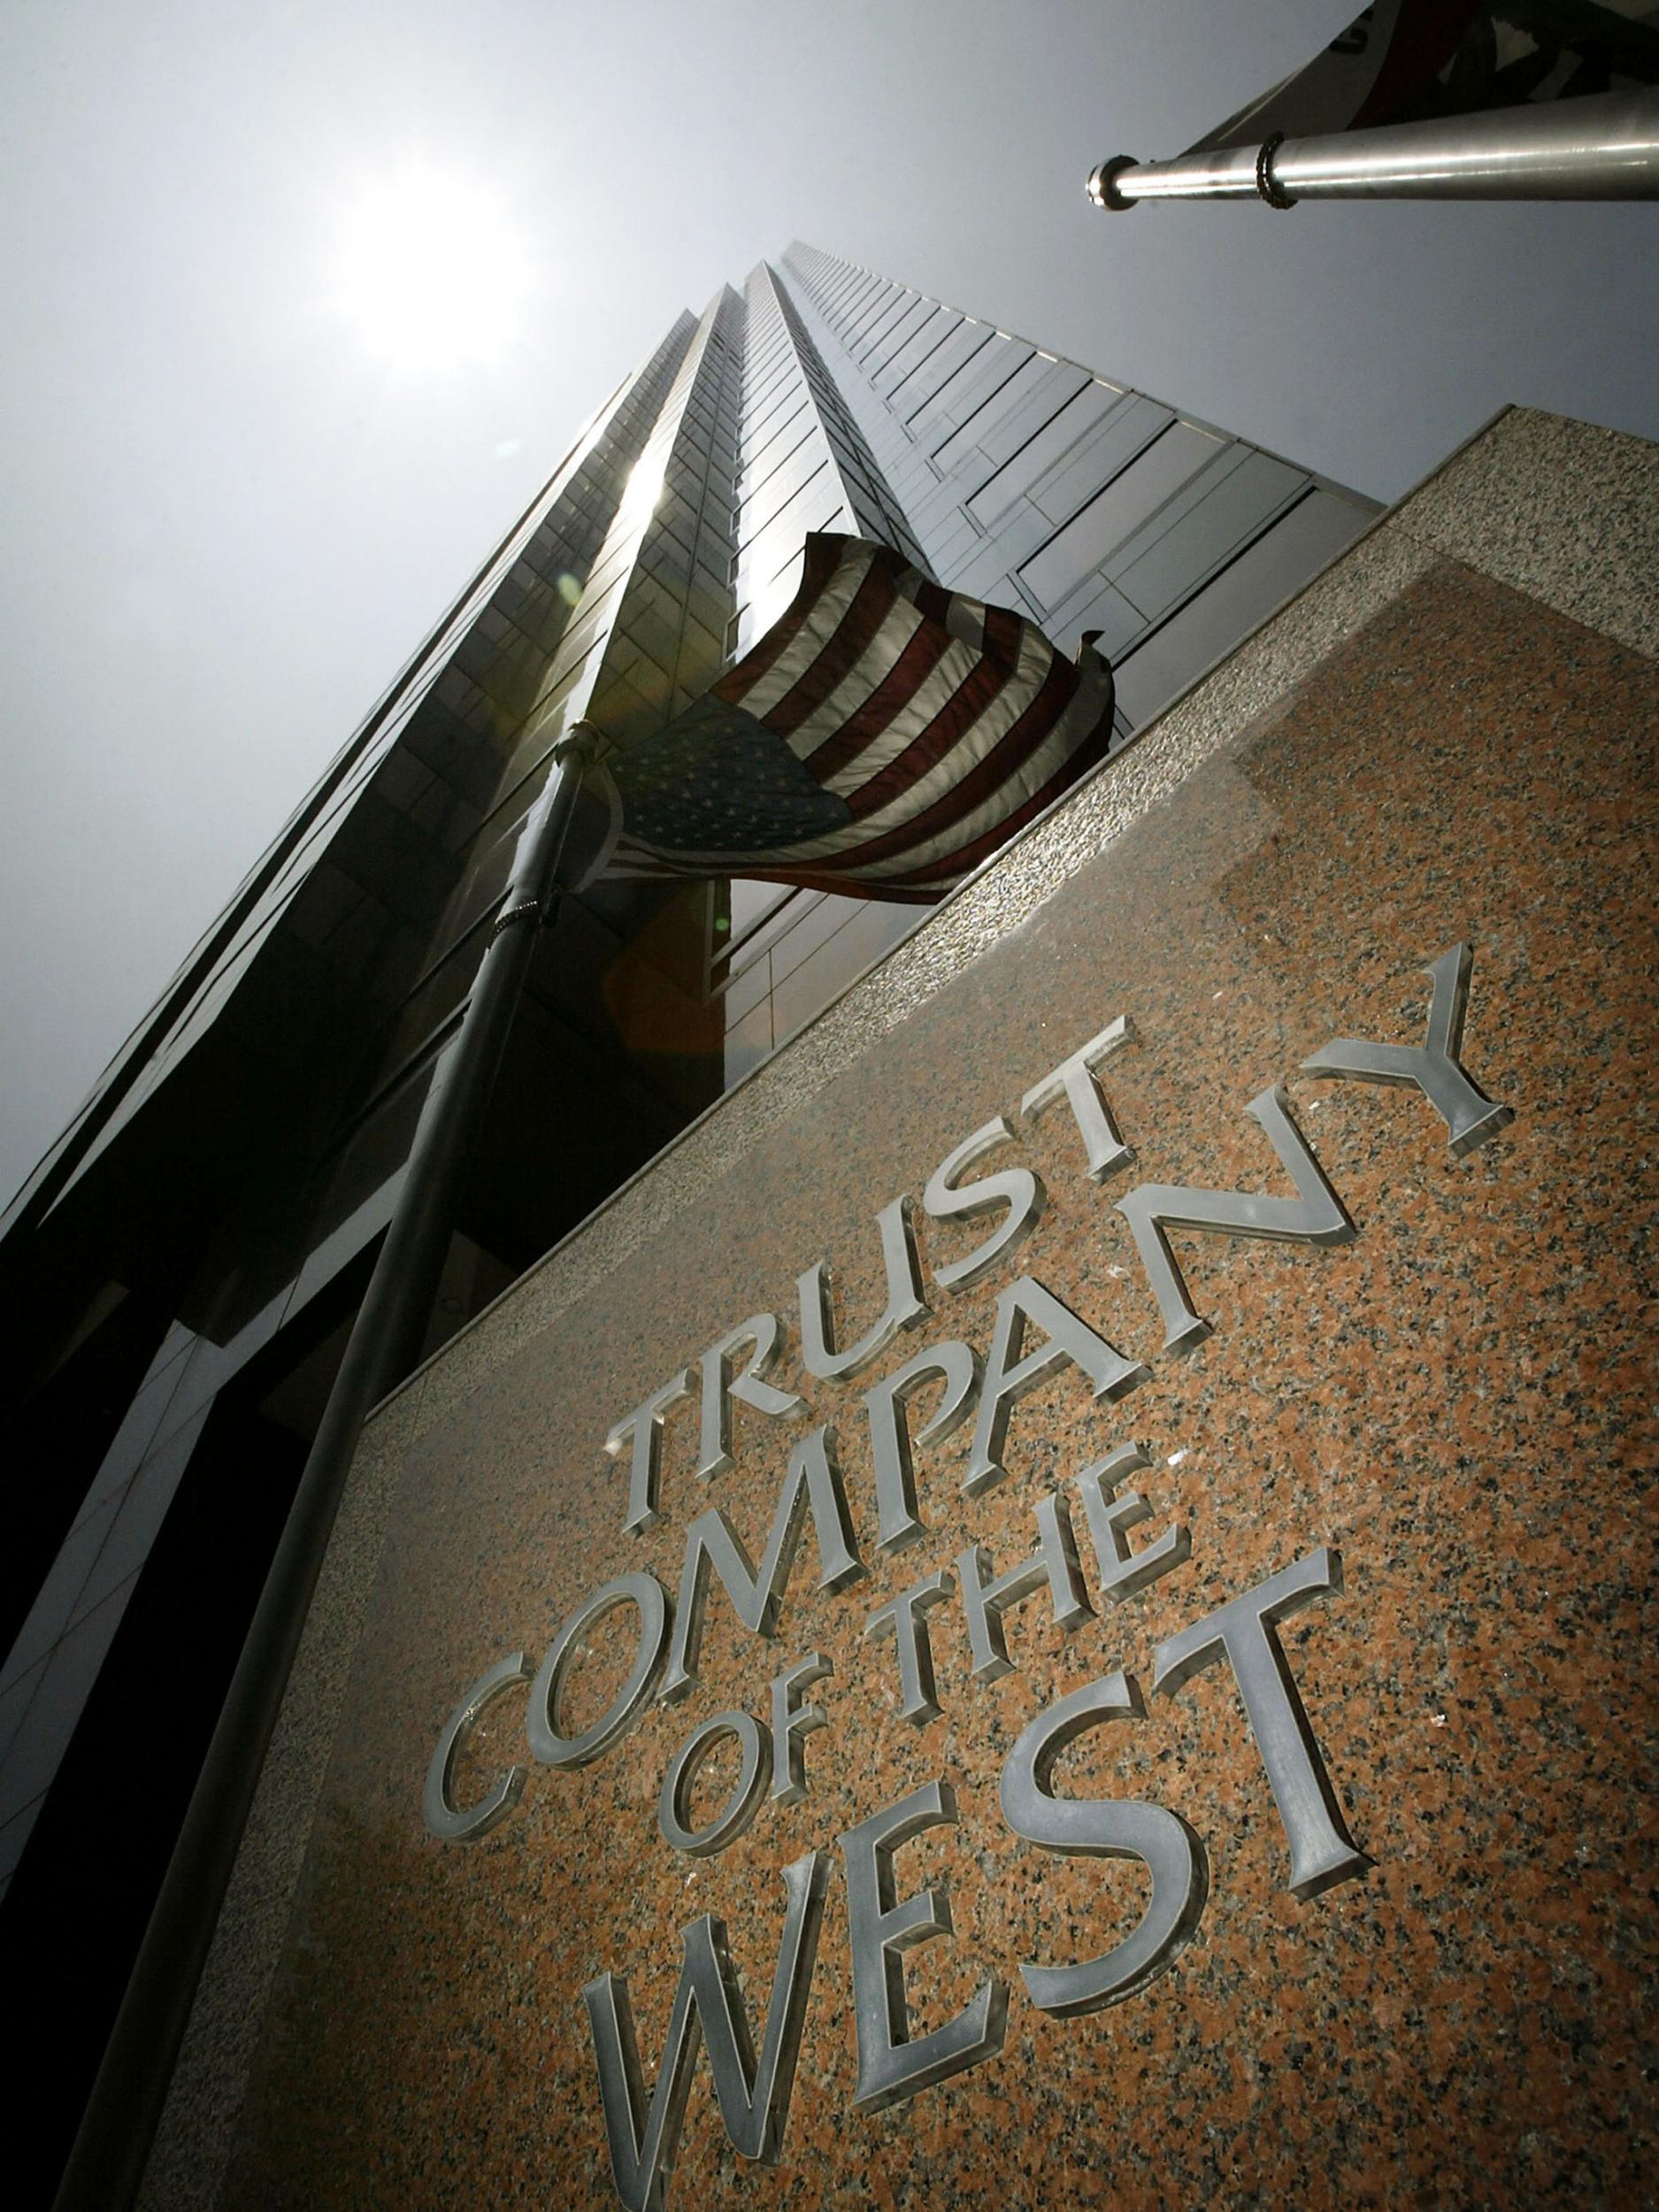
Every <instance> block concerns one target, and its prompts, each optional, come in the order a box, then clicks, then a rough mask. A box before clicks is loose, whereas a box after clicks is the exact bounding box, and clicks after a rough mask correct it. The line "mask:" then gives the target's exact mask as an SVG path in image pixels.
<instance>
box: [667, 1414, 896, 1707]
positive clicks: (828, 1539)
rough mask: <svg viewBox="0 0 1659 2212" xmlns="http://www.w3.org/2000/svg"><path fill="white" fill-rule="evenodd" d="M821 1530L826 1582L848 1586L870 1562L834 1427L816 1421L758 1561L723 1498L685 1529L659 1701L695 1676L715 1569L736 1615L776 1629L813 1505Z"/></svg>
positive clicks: (799, 1449) (769, 1631)
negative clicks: (856, 1527)
mask: <svg viewBox="0 0 1659 2212" xmlns="http://www.w3.org/2000/svg"><path fill="white" fill-rule="evenodd" d="M809 1511H810V1513H811V1516H812V1525H813V1527H814V1529H815V1530H816V1531H817V1533H818V1588H819V1589H820V1590H844V1589H845V1588H846V1586H847V1585H848V1584H849V1582H856V1581H857V1580H858V1578H859V1577H860V1576H861V1575H863V1574H864V1572H865V1571H866V1570H865V1567H864V1562H863V1561H862V1560H861V1559H860V1558H859V1556H858V1552H857V1548H856V1544H855V1542H854V1539H853V1530H852V1522H851V1520H850V1518H849V1516H848V1511H847V1500H846V1496H845V1494H844V1493H843V1491H842V1488H841V1470H840V1468H839V1467H838V1466H837V1465H836V1463H835V1436H834V1432H833V1430H832V1429H829V1428H817V1429H814V1430H813V1432H812V1433H811V1434H810V1436H806V1437H803V1438H802V1440H801V1441H800V1442H799V1443H798V1444H797V1445H796V1446H795V1450H794V1451H793V1452H792V1453H791V1454H790V1455H789V1471H788V1473H787V1475H786V1476H785V1477H784V1480H783V1493H782V1495H781V1496H780V1498H779V1500H778V1510H777V1512H776V1513H775V1514H774V1515H773V1516H772V1540H771V1541H770V1542H769V1543H768V1545H767V1547H766V1555H765V1557H764V1559H763V1560H762V1561H761V1563H760V1571H759V1572H758V1573H757V1572H756V1571H755V1567H754V1565H753V1563H752V1562H751V1561H750V1559H749V1554H748V1552H747V1551H746V1550H745V1549H744V1547H743V1540H742V1538H741V1536H739V1534H738V1532H737V1531H736V1530H735V1529H734V1528H733V1526H732V1524H731V1522H730V1521H728V1520H727V1519H726V1515H725V1514H724V1513H723V1512H722V1511H721V1510H720V1509H719V1508H718V1506H715V1507H713V1508H711V1509H710V1511H708V1512H707V1513H699V1514H698V1516H697V1517H696V1519H695V1521H694V1522H693V1523H692V1524H691V1526H690V1527H689V1528H688V1529H687V1531H686V1558H685V1564H684V1566H683V1567H682V1568H681V1570H680V1605H679V1609H678V1617H677V1618H676V1620H675V1622H674V1641H673V1648H672V1651H671V1652H670V1654H669V1658H668V1672H667V1675H666V1677H665V1678H664V1682H663V1686H662V1688H661V1689H660V1690H659V1691H658V1692H657V1698H658V1701H659V1702H661V1703H663V1704H667V1703H668V1702H669V1701H671V1700H672V1699H674V1698H680V1697H684V1696H685V1694H687V1691H688V1690H689V1689H691V1688H692V1686H694V1684H695V1681H696V1678H697V1672H696V1669H697V1654H698V1652H699V1651H700V1650H701V1649H702V1647H703V1612H704V1609H705V1608H706V1606H707V1603H708V1595H709V1569H710V1567H712V1568H713V1569H714V1571H715V1573H716V1574H717V1575H718V1577H719V1578H720V1580H721V1581H722V1582H723V1583H724V1584H725V1586H726V1595H727V1597H729V1598H730V1599H731V1601H732V1603H733V1607H734V1608H735V1609H736V1612H737V1617H738V1618H739V1620H741V1622H742V1624H743V1625H744V1627H745V1628H747V1629H748V1630H749V1633H750V1634H751V1635H753V1636H775V1635H776V1634H777V1632H778V1629H777V1620H778V1609H779V1607H780V1604H781V1603H782V1601H783V1592H784V1586H785V1585H786V1583H787V1581H788V1579H789V1570H790V1567H791V1566H792V1564H793V1563H794V1561H795V1547H796V1546H797V1544H798V1543H799V1542H800V1540H801V1531H802V1527H803V1524H804V1522H805V1520H806V1517H807V1514H808V1512H809Z"/></svg>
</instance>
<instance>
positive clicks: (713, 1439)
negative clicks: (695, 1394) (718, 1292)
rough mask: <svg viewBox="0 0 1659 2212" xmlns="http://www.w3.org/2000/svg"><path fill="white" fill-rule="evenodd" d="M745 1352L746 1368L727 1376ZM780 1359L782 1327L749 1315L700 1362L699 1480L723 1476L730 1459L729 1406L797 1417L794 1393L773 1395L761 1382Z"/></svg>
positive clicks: (799, 1401) (766, 1316)
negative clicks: (737, 1403) (736, 1400)
mask: <svg viewBox="0 0 1659 2212" xmlns="http://www.w3.org/2000/svg"><path fill="white" fill-rule="evenodd" d="M746 1345H747V1346H749V1347H751V1350H750V1352H749V1364H748V1365H747V1366H746V1367H745V1368H744V1369H743V1371H742V1372H741V1374H736V1375H734V1374H733V1372H732V1370H733V1366H734V1365H735V1363H736V1360H737V1356H738V1354H739V1353H740V1352H741V1350H742V1349H743V1348H744V1347H745V1346H746ZM782 1353H783V1324H782V1323H781V1322H780V1320H779V1318H778V1317H777V1315H776V1314H775V1313H755V1314H751V1315H750V1316H749V1319H748V1320H747V1321H745V1322H744V1323H742V1325H741V1326H740V1327H738V1328H735V1329H732V1330H729V1331H728V1332H727V1333H726V1335H725V1336H723V1337H722V1338H721V1339H720V1340H719V1342H718V1344H711V1345H710V1347H709V1348H708V1350H707V1351H706V1352H705V1353H704V1354H703V1433H702V1443H701V1448H700V1449H699V1451H698V1454H697V1472H698V1473H699V1474H700V1475H723V1474H725V1472H726V1469H727V1468H728V1467H731V1466H733V1464H734V1462H733V1457H732V1401H733V1398H741V1400H742V1401H743V1403H744V1404H745V1405H746V1406H753V1407H754V1409H755V1410H756V1412H757V1413H771V1414H776V1415H780V1416H781V1415H784V1414H790V1413H799V1412H800V1410H801V1409H802V1407H803V1404H804V1403H805V1401H804V1400H803V1398H802V1397H801V1395H800V1394H799V1393H798V1392H796V1391H794V1390H779V1389H777V1388H776V1387H775V1386H773V1385H772V1383H769V1382H767V1381H765V1380H764V1378H765V1377H766V1376H767V1375H769V1374H771V1372H772V1370H773V1368H775V1367H776V1366H777V1364H778V1362H779V1360H780V1357H781V1356H782Z"/></svg>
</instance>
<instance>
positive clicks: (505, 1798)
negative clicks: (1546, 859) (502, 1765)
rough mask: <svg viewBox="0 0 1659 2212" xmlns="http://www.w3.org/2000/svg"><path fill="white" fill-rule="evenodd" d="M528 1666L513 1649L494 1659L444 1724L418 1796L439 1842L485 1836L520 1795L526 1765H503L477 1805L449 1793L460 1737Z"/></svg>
mask: <svg viewBox="0 0 1659 2212" xmlns="http://www.w3.org/2000/svg"><path fill="white" fill-rule="evenodd" d="M533 1671H534V1670H533V1669H532V1668H531V1665H530V1663H529V1662H528V1660H527V1659H526V1657H525V1655H524V1654H523V1652H521V1651H515V1652H514V1653H513V1654H512V1655H511V1658H507V1659H498V1660H497V1661H496V1662H495V1665H494V1666H493V1667H491V1668H489V1669H488V1671H486V1672H485V1673H483V1674H480V1676H479V1678H478V1680H477V1681H476V1682H474V1683H473V1685H472V1688H471V1689H470V1690H469V1691H468V1692H467V1694H466V1695H465V1697H464V1698H463V1699H462V1700H461V1702H460V1703H459V1704H458V1705H457V1707H456V1709H455V1710H454V1712H452V1713H451V1714H450V1716H449V1719H448V1720H447V1721H446V1722H445V1723H444V1725H443V1733H442V1735H441V1736H440V1737H439V1739H438V1747H437V1749H436V1750H435V1751H434V1753H433V1755H432V1764H431V1765H430V1766H429V1767H428V1768H427V1769H426V1787H425V1789H424V1790H423V1791H422V1792H421V1796H420V1811H421V1817H422V1818H423V1819H424V1820H425V1822H426V1826H427V1829H428V1830H429V1831H430V1832H431V1833H432V1834H433V1835H434V1836H436V1837H438V1838H439V1839H440V1840H441V1841H442V1842H444V1843H476V1842H477V1841H478V1839H479V1838H480V1836H487V1835H488V1833H489V1832H490V1830H491V1829H492V1828H498V1827H499V1826H500V1825H501V1824H502V1822H503V1820H505V1819H506V1817H507V1816H508V1814H509V1813H510V1812H511V1810H512V1809H513V1807H514V1806H515V1805H516V1804H517V1803H518V1800H519V1798H520V1797H521V1796H522V1795H523V1794H524V1786H525V1780H526V1777H527V1775H528V1774H529V1771H530V1770H529V1768H528V1767H509V1768H508V1770H507V1771H506V1773H505V1774H503V1776H502V1778H501V1779H500V1780H499V1781H498V1782H496V1783H495V1784H494V1785H493V1786H492V1787H491V1788H490V1789H489V1790H488V1792H487V1793H486V1794H485V1795H484V1796H482V1797H480V1800H479V1801H478V1802H477V1804H476V1805H469V1806H467V1808H466V1809H465V1811H463V1810H461V1809H459V1808H458V1807H457V1804H456V1801H455V1799H454V1798H453V1796H452V1795H451V1794H450V1792H451V1790H452V1788H453V1786H454V1782H455V1762H456V1759H457V1755H459V1752H460V1748H461V1745H462V1742H463V1740H465V1738H466V1737H467V1736H469V1735H470V1734H471V1733H472V1729H473V1728H474V1726H475V1725H476V1724H477V1721H478V1717H479V1715H480V1713H481V1712H482V1711H483V1709H484V1708H485V1707H486V1706H487V1705H488V1703H489V1702H490V1701H491V1700H492V1699H493V1698H497V1697H499V1696H500V1695H501V1694H502V1692H503V1690H505V1689H510V1688H511V1686H512V1685H513V1684H514V1683H515V1682H527V1681H528V1680H529V1679H530V1677H531V1674H532V1672H533Z"/></svg>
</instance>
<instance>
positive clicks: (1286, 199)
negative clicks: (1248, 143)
mask: <svg viewBox="0 0 1659 2212" xmlns="http://www.w3.org/2000/svg"><path fill="white" fill-rule="evenodd" d="M1284 142H1285V134H1284V132H1283V131H1275V132H1274V133H1273V134H1272V135H1271V137H1270V138H1264V139H1263V141H1262V145H1261V150H1260V151H1259V152H1258V153H1257V155H1256V190H1257V191H1258V192H1259V193H1260V194H1261V196H1262V197H1263V199H1264V200H1265V201H1266V202H1267V204H1268V205H1269V207H1277V208H1282V209H1288V208H1293V207H1294V206H1295V204H1296V203H1295V201H1294V200H1293V199H1292V197H1291V196H1290V194H1289V193H1288V192H1286V189H1285V188H1284V186H1283V185H1282V184H1280V182H1279V179H1278V178H1277V177H1276V176H1275V175H1274V174H1273V156H1274V155H1275V154H1276V153H1277V152H1278V151H1279V148H1280V147H1281V146H1282V145H1283V144H1284Z"/></svg>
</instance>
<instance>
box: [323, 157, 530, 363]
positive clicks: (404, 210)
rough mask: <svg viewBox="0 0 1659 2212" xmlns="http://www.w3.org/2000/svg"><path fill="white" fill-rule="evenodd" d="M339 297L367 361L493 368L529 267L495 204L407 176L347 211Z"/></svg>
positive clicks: (514, 324) (423, 173)
mask: <svg viewBox="0 0 1659 2212" xmlns="http://www.w3.org/2000/svg"><path fill="white" fill-rule="evenodd" d="M339 287H340V300H341V304H342V308H343V309H344V311H346V313H347V315H348V316H349V319H350V320H351V321H352V322H353V323H354V324H355V325H356V326H357V331H358V334H359V335H360V336H361V338H362V340H363V342H364V343H365V345H366V346H368V347H369V348H370V349H371V350H372V351H373V352H375V353H378V354H380V355H383V356H385V357H388V358H389V359H391V360H394V361H396V362H397V363H398V364H399V365H402V366H404V367H407V368H412V369H445V368H451V367H456V366H458V365H462V364H465V363H468V362H480V363H481V362H488V361H492V360H495V359H497V358H499V357H500V356H501V355H502V353H503V351H504V350H505V349H506V348H507V347H508V346H509V345H511V342H513V340H514V339H515V338H517V337H518V335H519V333H520V330H521V327H522V316H523V311H524V306H525V302H526V297H527V295H528V293H529V289H530V267H529V261H528V257H527V256H526V253H525V251H524V249H523V247H522V245H521V244H520V242H519V241H518V238H517V237H515V236H514V234H513V232H512V226H511V217H510V215H509V213H508V211H507V210H506V209H505V208H504V207H503V205H502V204H501V203H500V201H499V200H498V199H497V198H496V197H495V196H494V195H493V194H491V193H489V192H488V191H485V190H482V189H480V188H479V187H478V186H476V185H472V184H470V183H468V182H467V181H466V180H464V179H462V178H459V177H457V176H453V175H446V174H444V173H442V172H440V171H437V170H434V169H409V170H405V171H403V173H401V174H400V175H398V176H396V177H392V178H388V179H386V180H384V181H382V182H380V183H378V184H375V185H373V186H372V187H370V188H368V189H366V190H365V191H364V192H362V193H361V194H360V195H359V196H358V197H357V200H356V201H355V202H354V203H353V204H351V205H350V206H349V207H348V209H347V210H346V212H345V219H344V226H343V229H342V237H341V246H340V262H339Z"/></svg>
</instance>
